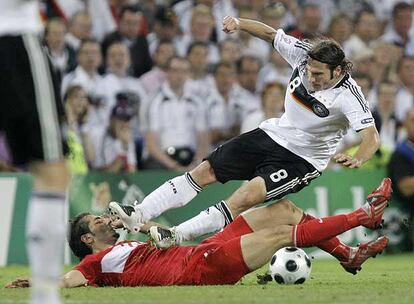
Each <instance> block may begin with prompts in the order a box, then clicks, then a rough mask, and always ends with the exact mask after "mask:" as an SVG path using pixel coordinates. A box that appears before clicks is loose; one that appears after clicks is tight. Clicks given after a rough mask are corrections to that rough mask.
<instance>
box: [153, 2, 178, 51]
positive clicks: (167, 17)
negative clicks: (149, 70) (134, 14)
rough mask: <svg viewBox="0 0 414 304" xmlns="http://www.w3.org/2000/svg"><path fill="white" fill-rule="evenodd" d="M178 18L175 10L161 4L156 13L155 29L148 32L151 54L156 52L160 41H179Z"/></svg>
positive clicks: (175, 42)
mask: <svg viewBox="0 0 414 304" xmlns="http://www.w3.org/2000/svg"><path fill="white" fill-rule="evenodd" d="M178 35H179V32H178V20H177V15H176V14H175V12H174V11H173V10H172V9H170V8H167V7H164V6H159V7H158V8H157V11H156V13H155V20H154V26H153V31H152V32H151V33H150V34H148V36H147V40H148V45H149V50H150V53H151V55H152V56H153V54H154V53H155V50H156V49H157V47H158V44H159V42H160V41H164V40H169V41H173V43H174V45H176V44H177V43H178V40H179V38H178Z"/></svg>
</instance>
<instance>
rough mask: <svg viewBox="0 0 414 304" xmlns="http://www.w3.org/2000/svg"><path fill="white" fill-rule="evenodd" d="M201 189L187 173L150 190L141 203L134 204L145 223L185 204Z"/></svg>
mask: <svg viewBox="0 0 414 304" xmlns="http://www.w3.org/2000/svg"><path fill="white" fill-rule="evenodd" d="M201 190H203V188H201V187H200V186H199V185H197V184H196V182H195V181H194V180H193V178H192V177H191V176H190V174H189V173H185V174H184V175H181V176H177V177H175V178H173V179H171V180H169V181H167V182H165V183H164V184H162V185H161V186H160V187H158V188H157V189H155V190H154V191H153V192H151V193H150V194H149V195H148V196H147V197H146V198H145V199H144V200H143V202H142V203H141V204H139V205H137V206H135V209H139V210H140V211H141V213H142V217H143V218H142V222H143V223H146V222H148V221H149V220H150V219H153V218H155V217H157V216H159V215H160V214H162V213H163V212H165V211H167V210H169V209H173V208H178V207H182V206H185V205H187V204H188V203H189V202H190V201H191V200H192V199H193V198H194V197H196V195H197V194H198V193H199V192H200V191H201Z"/></svg>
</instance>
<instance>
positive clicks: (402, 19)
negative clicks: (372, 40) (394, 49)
mask: <svg viewBox="0 0 414 304" xmlns="http://www.w3.org/2000/svg"><path fill="white" fill-rule="evenodd" d="M412 23H413V6H412V5H411V4H409V3H407V2H399V3H397V4H395V6H394V8H393V10H392V23H391V26H390V27H389V28H388V29H387V30H386V32H385V34H384V35H383V36H382V37H381V38H382V39H383V40H384V41H387V42H389V43H394V44H397V45H400V46H403V47H404V49H405V54H406V55H409V56H414V39H413V38H412V36H411V37H410V33H409V32H410V29H411V26H412Z"/></svg>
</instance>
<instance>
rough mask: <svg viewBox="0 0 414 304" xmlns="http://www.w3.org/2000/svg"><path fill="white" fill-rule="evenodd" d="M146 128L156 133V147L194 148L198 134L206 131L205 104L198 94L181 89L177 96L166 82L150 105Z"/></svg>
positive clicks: (164, 148) (195, 147) (165, 148)
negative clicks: (157, 145) (157, 142)
mask: <svg viewBox="0 0 414 304" xmlns="http://www.w3.org/2000/svg"><path fill="white" fill-rule="evenodd" d="M147 115H148V129H149V131H152V132H154V133H156V134H158V139H159V146H160V148H161V149H163V150H167V148H169V147H175V148H183V147H189V148H192V149H193V150H194V151H195V150H196V149H197V145H198V142H197V133H198V132H203V131H206V130H207V122H206V114H205V107H204V106H203V101H202V100H200V99H199V98H198V97H197V96H194V95H193V94H191V93H190V92H189V91H188V90H186V89H185V90H184V94H183V96H182V97H177V96H176V95H175V93H174V92H173V91H172V90H171V88H170V86H169V84H168V82H166V83H164V84H163V85H162V87H161V91H160V92H159V93H158V94H157V95H156V96H155V98H154V100H153V101H152V102H151V105H150V107H149V111H148V113H147Z"/></svg>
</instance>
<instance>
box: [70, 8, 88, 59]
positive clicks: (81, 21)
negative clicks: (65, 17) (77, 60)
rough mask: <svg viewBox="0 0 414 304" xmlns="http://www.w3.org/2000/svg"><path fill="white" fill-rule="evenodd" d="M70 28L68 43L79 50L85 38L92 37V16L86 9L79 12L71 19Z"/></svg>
mask: <svg viewBox="0 0 414 304" xmlns="http://www.w3.org/2000/svg"><path fill="white" fill-rule="evenodd" d="M68 30H69V31H68V33H67V34H66V35H65V40H66V43H67V44H68V45H69V46H70V47H71V48H72V49H74V50H75V51H76V52H77V51H78V50H79V47H80V45H81V43H82V41H83V40H89V39H91V38H92V20H91V16H90V15H89V14H88V13H87V12H85V11H79V12H77V13H76V14H75V15H73V17H72V18H71V19H70V21H69V28H68Z"/></svg>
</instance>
